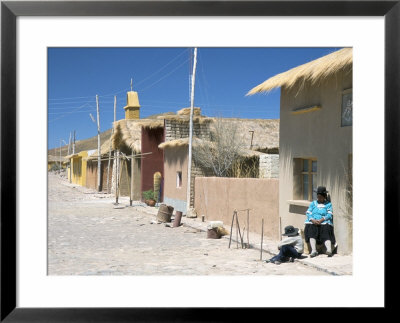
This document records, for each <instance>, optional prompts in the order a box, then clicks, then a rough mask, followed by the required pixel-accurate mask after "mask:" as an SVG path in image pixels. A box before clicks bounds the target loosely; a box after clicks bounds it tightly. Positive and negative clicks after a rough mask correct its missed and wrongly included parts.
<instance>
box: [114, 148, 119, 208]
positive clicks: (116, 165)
mask: <svg viewBox="0 0 400 323" xmlns="http://www.w3.org/2000/svg"><path fill="white" fill-rule="evenodd" d="M115 153H116V154H117V157H116V159H114V162H115V204H118V193H119V150H118V149H117V151H116V152H115Z"/></svg>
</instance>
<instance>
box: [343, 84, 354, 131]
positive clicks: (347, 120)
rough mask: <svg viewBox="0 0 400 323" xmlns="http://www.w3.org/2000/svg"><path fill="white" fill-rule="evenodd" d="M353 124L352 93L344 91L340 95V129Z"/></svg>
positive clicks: (350, 90) (349, 90)
mask: <svg viewBox="0 0 400 323" xmlns="http://www.w3.org/2000/svg"><path fill="white" fill-rule="evenodd" d="M352 124H353V91H352V89H348V90H344V91H343V93H342V124H341V125H342V127H347V126H351V125H352Z"/></svg>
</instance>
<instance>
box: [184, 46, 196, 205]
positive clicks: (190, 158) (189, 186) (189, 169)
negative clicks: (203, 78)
mask: <svg viewBox="0 0 400 323" xmlns="http://www.w3.org/2000/svg"><path fill="white" fill-rule="evenodd" d="M196 64H197V47H196V48H195V49H194V63H193V74H192V94H191V99H190V123H189V156H188V172H187V177H188V178H187V191H186V203H187V205H186V211H189V209H190V193H191V189H190V188H191V176H192V139H193V106H194V81H195V75H196Z"/></svg>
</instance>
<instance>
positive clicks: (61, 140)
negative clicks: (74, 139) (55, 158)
mask: <svg viewBox="0 0 400 323" xmlns="http://www.w3.org/2000/svg"><path fill="white" fill-rule="evenodd" d="M63 141H64V143H65V144H67V143H66V142H65V140H64V139H60V174H61V167H62V166H61V162H62V160H61V145H62V142H63Z"/></svg>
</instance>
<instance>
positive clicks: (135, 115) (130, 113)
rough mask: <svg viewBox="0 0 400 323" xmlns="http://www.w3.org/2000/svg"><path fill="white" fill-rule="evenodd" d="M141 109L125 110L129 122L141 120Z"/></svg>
mask: <svg viewBox="0 0 400 323" xmlns="http://www.w3.org/2000/svg"><path fill="white" fill-rule="evenodd" d="M139 109H140V108H132V107H128V108H125V119H127V120H132V119H139Z"/></svg>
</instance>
